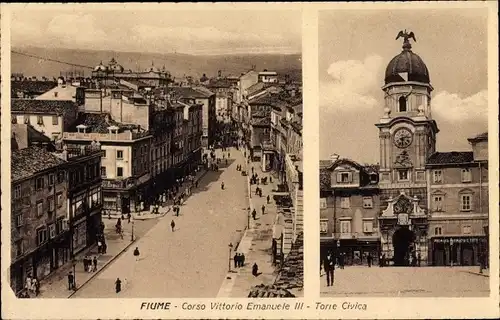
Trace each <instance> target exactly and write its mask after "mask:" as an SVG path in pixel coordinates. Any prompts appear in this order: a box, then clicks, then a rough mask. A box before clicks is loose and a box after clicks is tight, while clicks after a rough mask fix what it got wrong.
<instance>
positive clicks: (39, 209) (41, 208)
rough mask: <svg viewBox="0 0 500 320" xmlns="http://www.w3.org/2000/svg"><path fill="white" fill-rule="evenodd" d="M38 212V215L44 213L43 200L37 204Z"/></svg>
mask: <svg viewBox="0 0 500 320" xmlns="http://www.w3.org/2000/svg"><path fill="white" fill-rule="evenodd" d="M36 214H37V215H38V216H41V215H43V200H42V201H38V202H37V204H36Z"/></svg>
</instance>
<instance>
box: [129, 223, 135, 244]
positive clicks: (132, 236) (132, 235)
mask: <svg viewBox="0 0 500 320" xmlns="http://www.w3.org/2000/svg"><path fill="white" fill-rule="evenodd" d="M134 224H135V221H134V220H132V234H131V235H130V242H134Z"/></svg>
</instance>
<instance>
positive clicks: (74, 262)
mask: <svg viewBox="0 0 500 320" xmlns="http://www.w3.org/2000/svg"><path fill="white" fill-rule="evenodd" d="M72 285H73V290H75V291H76V261H75V258H74V257H73V283H72Z"/></svg>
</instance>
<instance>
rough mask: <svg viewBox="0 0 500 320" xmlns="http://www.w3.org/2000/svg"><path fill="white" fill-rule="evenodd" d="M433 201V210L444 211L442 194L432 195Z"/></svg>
mask: <svg viewBox="0 0 500 320" xmlns="http://www.w3.org/2000/svg"><path fill="white" fill-rule="evenodd" d="M433 203H434V211H437V212H439V211H444V210H443V196H434V198H433Z"/></svg>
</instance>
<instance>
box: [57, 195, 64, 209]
mask: <svg viewBox="0 0 500 320" xmlns="http://www.w3.org/2000/svg"><path fill="white" fill-rule="evenodd" d="M56 204H57V207H58V208H60V207H62V206H63V195H62V193H58V194H57V199H56Z"/></svg>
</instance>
